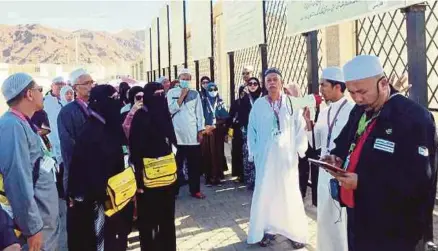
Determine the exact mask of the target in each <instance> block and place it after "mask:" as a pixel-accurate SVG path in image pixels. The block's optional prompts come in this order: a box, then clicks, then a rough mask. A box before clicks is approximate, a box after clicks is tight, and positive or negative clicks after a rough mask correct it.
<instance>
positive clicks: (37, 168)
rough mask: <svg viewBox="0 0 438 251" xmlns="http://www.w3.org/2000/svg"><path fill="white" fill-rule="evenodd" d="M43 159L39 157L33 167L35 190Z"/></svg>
mask: <svg viewBox="0 0 438 251" xmlns="http://www.w3.org/2000/svg"><path fill="white" fill-rule="evenodd" d="M42 158H43V157H39V158H38V159H37V160H36V161H35V165H34V167H33V171H32V180H33V187H34V188H35V185H36V183H37V181H38V178H39V177H40V164H41V159H42Z"/></svg>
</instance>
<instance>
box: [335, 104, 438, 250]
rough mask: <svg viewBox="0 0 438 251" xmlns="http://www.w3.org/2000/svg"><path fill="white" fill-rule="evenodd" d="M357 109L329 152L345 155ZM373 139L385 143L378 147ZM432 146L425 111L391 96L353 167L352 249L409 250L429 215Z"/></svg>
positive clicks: (433, 167)
mask: <svg viewBox="0 0 438 251" xmlns="http://www.w3.org/2000/svg"><path fill="white" fill-rule="evenodd" d="M363 113H364V109H363V108H362V107H359V106H356V107H354V108H353V110H352V111H351V113H350V118H349V120H348V122H347V124H346V125H345V127H344V129H343V130H342V132H341V133H340V135H339V137H338V138H337V139H336V140H335V143H336V148H335V149H333V150H332V151H331V154H334V155H336V156H338V157H340V158H342V159H343V160H345V159H346V157H347V155H348V154H349V148H350V144H351V143H352V142H353V140H354V138H355V134H356V131H357V125H358V122H359V120H360V118H361V116H362V114H363ZM376 142H380V144H381V142H384V144H387V145H388V146H389V148H384V147H383V148H384V149H386V150H379V149H382V147H381V145H380V147H379V143H377V144H376ZM392 144H393V152H391V151H392V147H391V145H392ZM426 148H427V150H426ZM436 148H437V141H436V128H435V122H434V120H433V117H432V115H431V113H430V112H429V111H427V110H426V109H425V108H423V107H421V106H420V105H418V104H417V103H415V102H413V101H411V100H409V99H407V98H406V97H404V96H402V95H395V96H393V97H392V98H391V99H390V100H389V101H388V102H387V103H386V104H385V105H384V107H383V108H382V110H381V113H380V115H379V117H378V118H377V121H376V125H375V127H374V129H373V130H372V132H371V133H370V135H369V137H368V138H367V140H366V142H365V144H364V146H363V149H362V152H361V155H360V159H359V162H358V165H357V167H356V173H357V175H358V185H357V189H356V190H355V192H354V196H355V208H354V235H355V247H356V248H355V250H356V251H369V250H373V251H380V250H381V251H384V250H385V251H386V250H397V251H405V250H406V251H414V249H415V246H416V244H417V243H418V242H419V240H420V239H421V238H423V236H424V234H425V229H426V225H427V224H428V221H429V220H430V219H431V216H432V210H433V205H434V200H435V193H436V182H435V180H436V167H437V162H436Z"/></svg>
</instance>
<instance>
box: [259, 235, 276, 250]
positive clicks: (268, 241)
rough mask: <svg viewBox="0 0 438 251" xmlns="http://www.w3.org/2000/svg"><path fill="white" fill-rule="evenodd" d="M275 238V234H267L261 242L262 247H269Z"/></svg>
mask: <svg viewBox="0 0 438 251" xmlns="http://www.w3.org/2000/svg"><path fill="white" fill-rule="evenodd" d="M274 239H275V236H274V235H270V234H265V235H264V236H263V239H262V240H261V241H260V242H259V245H260V247H267V246H269V244H271V241H272V240H274Z"/></svg>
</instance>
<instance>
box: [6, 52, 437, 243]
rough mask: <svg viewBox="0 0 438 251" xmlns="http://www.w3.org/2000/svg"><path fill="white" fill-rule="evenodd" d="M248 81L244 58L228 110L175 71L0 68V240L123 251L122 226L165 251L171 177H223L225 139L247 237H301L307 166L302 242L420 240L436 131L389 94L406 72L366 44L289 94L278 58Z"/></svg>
mask: <svg viewBox="0 0 438 251" xmlns="http://www.w3.org/2000/svg"><path fill="white" fill-rule="evenodd" d="M261 77H262V81H261V80H259V79H258V78H257V77H254V76H253V69H252V67H250V66H248V67H244V69H243V71H242V80H243V83H242V84H241V85H240V86H238V88H237V90H236V92H237V98H236V100H234V101H232V102H231V105H230V108H229V109H228V108H227V106H226V105H225V103H224V101H223V99H222V98H221V97H220V95H219V89H218V88H219V87H220V85H217V84H216V83H214V82H212V81H211V80H210V78H209V77H207V76H204V77H202V78H201V79H200V83H201V88H200V90H195V89H192V88H190V86H191V81H192V76H191V73H190V71H189V70H188V69H182V70H181V71H180V72H179V73H178V79H176V80H174V81H172V82H171V81H170V80H169V79H168V78H166V77H161V78H159V79H158V80H157V81H156V82H150V83H147V84H146V85H145V86H144V87H143V86H139V85H136V86H132V87H131V86H130V85H129V84H127V83H121V84H120V85H119V86H117V87H114V86H112V85H108V84H97V83H96V82H95V81H94V80H93V78H92V76H91V75H90V74H89V73H88V72H87V71H86V70H84V69H77V70H75V71H73V72H72V73H71V74H70V77H69V80H68V81H66V80H65V79H63V78H62V77H57V78H55V79H53V81H52V82H53V83H52V85H51V90H50V91H49V92H48V93H47V94H46V95H43V88H42V86H40V85H38V83H37V82H35V80H34V79H33V78H32V77H31V76H30V75H28V74H26V73H15V74H13V75H11V76H9V77H8V78H7V79H6V80H5V81H4V83H3V84H2V86H1V92H2V94H3V96H4V97H5V100H6V102H7V105H8V106H9V108H10V109H9V110H8V111H7V112H5V113H4V114H3V115H2V116H1V118H0V149H1V151H0V250H7V251H11V250H13V251H15V250H22V249H24V250H30V251H39V250H42V251H56V250H70V251H125V250H127V248H128V235H129V234H130V233H131V231H132V229H133V228H136V229H137V230H138V232H139V240H140V247H141V250H144V251H176V250H177V245H176V229H175V203H176V201H177V200H178V198H180V197H181V196H184V195H183V194H181V192H180V187H182V186H184V185H186V184H188V187H189V188H188V190H189V195H190V196H191V197H192V198H193V199H205V198H206V196H205V195H204V193H202V192H201V185H200V183H201V177H203V180H204V181H205V185H206V187H212V186H218V187H220V186H222V184H223V182H225V181H226V180H227V179H226V177H225V175H224V173H225V171H227V170H228V164H227V159H226V157H225V144H226V143H227V142H228V143H231V169H232V170H231V176H233V177H236V178H235V179H234V182H236V183H242V184H244V185H245V186H246V187H247V189H248V190H249V191H251V192H252V203H251V211H250V219H249V228H248V239H247V243H248V244H257V245H260V246H262V247H267V246H270V245H271V244H272V242H273V241H274V240H275V239H276V237H277V236H278V235H282V236H284V237H285V238H287V239H288V240H289V241H290V245H291V246H292V248H293V249H303V248H305V247H306V245H308V237H309V233H308V218H307V216H306V212H305V206H304V202H303V201H304V197H305V196H306V187H307V180H308V178H309V170H311V176H312V186H313V192H312V196H313V197H314V198H313V200H312V201H313V204H314V205H315V206H316V207H317V243H316V245H317V246H316V250H318V251H371V250H372V251H388V250H394V251H417V250H425V247H426V245H427V244H429V245H431V244H430V241H432V240H433V208H434V204H435V195H436V186H437V184H436V178H437V173H436V171H437V169H436V168H437V164H438V159H437V158H438V156H437V133H436V127H435V122H434V117H433V116H432V114H431V113H430V112H429V111H428V110H427V109H426V108H424V107H422V106H421V105H419V104H417V103H416V102H414V101H412V100H410V99H408V98H407V97H406V96H405V95H403V93H404V92H405V91H406V89H404V90H402V88H403V87H404V82H405V79H403V78H402V79H399V80H398V81H397V82H396V83H394V78H388V77H387V76H386V75H385V72H384V69H383V67H382V64H381V63H380V60H379V58H378V57H376V56H373V55H360V56H356V57H355V58H353V59H351V60H350V61H348V62H347V63H346V64H345V65H344V66H343V67H327V68H326V69H324V70H323V71H322V75H321V78H320V82H319V83H318V84H319V87H320V94H309V95H300V91H299V88H298V87H297V85H295V84H291V85H288V84H286V83H284V81H283V75H282V72H281V71H280V70H279V69H277V68H268V69H267V70H266V71H265V72H263V74H262V76H261ZM411 84H413V85H415V83H411ZM408 88H409V87H408ZM347 90H348V93H349V95H345V94H346V91H347ZM347 96H350V97H347ZM310 166H311V167H310ZM306 168H307V170H306ZM207 189H208V188H207Z"/></svg>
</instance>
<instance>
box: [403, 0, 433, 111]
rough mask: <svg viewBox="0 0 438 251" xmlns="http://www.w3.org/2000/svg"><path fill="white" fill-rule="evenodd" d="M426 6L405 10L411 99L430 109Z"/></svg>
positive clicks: (414, 6) (421, 5)
mask: <svg viewBox="0 0 438 251" xmlns="http://www.w3.org/2000/svg"><path fill="white" fill-rule="evenodd" d="M425 11H426V4H416V5H412V6H409V7H407V8H405V9H404V10H403V12H405V13H406V33H407V39H406V41H407V48H408V80H409V83H410V84H412V88H411V89H410V91H409V98H410V99H412V100H414V101H415V102H417V103H419V104H420V105H422V106H424V107H426V108H427V107H428V103H429V102H428V97H427V93H428V87H427V58H426V32H425V30H426V22H425Z"/></svg>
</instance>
